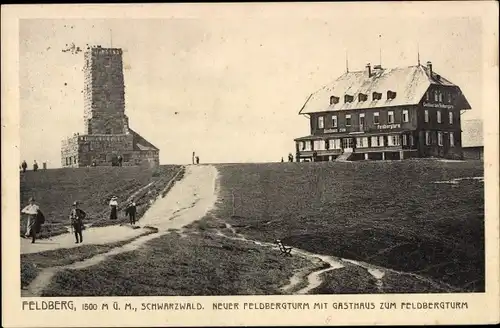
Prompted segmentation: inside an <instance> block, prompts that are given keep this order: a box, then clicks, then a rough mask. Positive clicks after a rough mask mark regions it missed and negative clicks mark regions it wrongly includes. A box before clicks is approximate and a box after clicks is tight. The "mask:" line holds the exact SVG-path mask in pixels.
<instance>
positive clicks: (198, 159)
mask: <svg viewBox="0 0 500 328" xmlns="http://www.w3.org/2000/svg"><path fill="white" fill-rule="evenodd" d="M196 164H200V158H199V157H198V156H196Z"/></svg>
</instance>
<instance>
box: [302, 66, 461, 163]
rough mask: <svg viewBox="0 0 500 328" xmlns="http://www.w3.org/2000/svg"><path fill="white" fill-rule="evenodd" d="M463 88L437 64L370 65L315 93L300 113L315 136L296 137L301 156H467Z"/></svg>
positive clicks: (315, 158) (308, 158)
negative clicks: (437, 69) (462, 118)
mask: <svg viewBox="0 0 500 328" xmlns="http://www.w3.org/2000/svg"><path fill="white" fill-rule="evenodd" d="M467 109H470V105H469V103H468V101H467V99H466V98H465V97H464V95H463V94H462V92H461V90H460V88H459V87H458V86H456V85H455V84H453V83H451V82H450V81H448V80H447V79H445V78H444V77H442V76H440V75H439V74H437V73H436V72H434V71H433V69H432V64H431V63H430V62H428V63H427V65H426V66H423V65H420V64H419V65H417V66H410V67H402V68H393V69H384V68H382V67H381V66H375V67H373V69H372V67H371V65H370V64H368V65H367V66H366V68H365V70H364V71H357V72H347V73H345V74H344V75H342V76H341V77H339V78H338V79H337V80H335V81H334V82H333V83H331V84H329V85H326V86H324V87H323V88H321V89H320V90H318V91H317V92H315V93H313V94H311V95H310V96H309V98H308V99H307V101H306V103H305V104H304V106H303V107H302V109H301V110H300V112H299V114H301V115H305V116H306V117H307V118H308V119H309V122H310V131H311V132H310V135H308V136H304V137H300V138H297V139H295V145H296V160H297V161H330V160H363V159H374V160H376V159H396V160H399V159H406V158H411V157H441V158H449V159H461V158H462V157H463V154H462V147H461V134H462V131H461V122H460V114H461V111H462V110H467Z"/></svg>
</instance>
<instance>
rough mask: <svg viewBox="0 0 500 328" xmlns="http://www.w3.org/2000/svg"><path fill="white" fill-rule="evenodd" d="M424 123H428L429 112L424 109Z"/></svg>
mask: <svg viewBox="0 0 500 328" xmlns="http://www.w3.org/2000/svg"><path fill="white" fill-rule="evenodd" d="M424 121H425V123H427V122H429V110H428V109H426V110H425V111H424Z"/></svg>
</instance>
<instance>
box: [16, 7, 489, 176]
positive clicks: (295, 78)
mask: <svg viewBox="0 0 500 328" xmlns="http://www.w3.org/2000/svg"><path fill="white" fill-rule="evenodd" d="M328 8H329V9H328V10H327V11H325V12H326V13H327V14H325V13H322V14H321V15H313V16H311V15H306V14H304V15H302V16H301V15H300V14H297V13H295V14H294V15H290V16H287V15H286V14H282V15H279V16H278V17H276V16H272V15H265V14H262V13H261V14H254V15H250V14H249V15H247V16H241V15H235V16H234V17H232V16H231V15H225V16H224V17H222V18H221V17H211V16H210V15H204V16H193V17H182V18H176V17H170V18H168V17H167V16H166V17H165V18H155V19H134V18H123V19H89V18H86V19H66V20H63V19H24V20H21V21H20V25H19V79H20V80H19V83H20V90H19V91H20V119H21V127H20V138H21V149H20V151H21V160H22V159H25V160H26V161H28V163H32V162H33V160H35V159H36V160H37V161H38V162H42V161H47V162H48V163H49V167H60V146H61V140H62V139H64V138H66V137H68V136H71V135H72V134H73V133H76V132H79V133H81V134H82V133H83V129H84V125H83V93H82V90H83V71H82V69H83V53H79V54H76V55H75V54H71V53H69V52H62V49H64V48H65V45H66V44H70V43H72V42H74V43H75V44H76V45H77V46H80V47H82V48H85V47H86V44H90V45H101V46H102V47H109V46H111V44H112V46H113V47H118V48H122V49H123V50H124V55H123V56H124V58H123V59H124V68H125V71H124V78H125V101H126V104H125V113H126V115H127V116H128V117H129V122H130V127H131V128H132V129H134V130H135V131H137V132H138V133H139V134H141V135H142V136H143V137H145V138H146V139H147V140H148V141H150V142H151V143H153V144H154V145H155V146H157V147H158V148H159V149H160V162H161V163H162V164H170V163H171V164H184V163H190V161H191V154H192V152H193V151H195V152H196V153H197V154H198V155H199V156H200V160H201V162H202V163H203V162H204V163H207V162H212V163H216V162H232V163H234V162H270V161H279V160H280V159H281V157H285V158H286V156H287V155H288V153H289V152H292V153H294V152H295V146H294V142H293V139H294V138H296V137H301V136H305V135H308V134H309V123H308V120H307V119H306V118H305V117H303V116H300V115H298V112H299V110H300V108H301V107H302V105H303V104H304V102H305V101H306V99H307V97H308V96H309V95H310V94H311V93H312V92H314V91H316V90H317V89H319V88H320V87H322V86H323V85H325V84H327V83H328V82H330V81H333V80H334V79H336V78H337V77H338V76H340V75H342V74H343V73H344V72H345V69H346V53H347V54H348V55H347V57H348V60H349V69H350V70H351V71H354V70H363V69H364V67H365V65H366V64H367V63H371V64H372V65H376V64H379V61H380V59H379V50H380V49H381V52H382V66H384V67H399V66H410V65H416V64H417V49H419V51H420V59H421V62H422V63H425V62H427V61H428V60H430V61H432V63H433V69H434V71H436V72H438V73H439V74H441V75H442V76H444V77H446V78H447V79H449V80H451V81H452V82H453V83H455V84H457V85H459V86H460V88H461V89H462V91H463V92H464V94H465V96H466V97H467V99H468V100H469V103H470V104H471V106H472V110H471V111H469V112H468V113H466V114H464V116H463V119H465V120H469V119H479V120H481V119H482V113H483V112H484V111H485V110H488V109H487V108H485V107H484V106H485V104H482V103H481V100H482V99H481V98H482V95H481V85H482V76H481V72H482V69H483V66H482V58H483V57H482V56H483V54H482V51H483V45H482V43H481V42H482V38H481V34H482V22H481V19H480V18H474V17H447V16H443V17H442V18H439V17H440V16H436V15H432V16H427V15H425V13H424V11H422V14H421V15H414V16H413V17H407V16H404V15H397V14H396V15H394V14H393V15H390V17H389V16H380V15H378V16H377V15H374V16H373V17H371V16H367V15H357V14H356V11H350V14H349V15H346V13H347V11H348V10H349V7H348V4H344V6H342V10H335V7H334V6H332V7H328ZM346 8H347V9H346ZM353 8H355V7H353ZM346 10H347V11H346ZM263 12H265V11H263ZM379 35H381V38H380V39H379ZM176 113H177V114H176Z"/></svg>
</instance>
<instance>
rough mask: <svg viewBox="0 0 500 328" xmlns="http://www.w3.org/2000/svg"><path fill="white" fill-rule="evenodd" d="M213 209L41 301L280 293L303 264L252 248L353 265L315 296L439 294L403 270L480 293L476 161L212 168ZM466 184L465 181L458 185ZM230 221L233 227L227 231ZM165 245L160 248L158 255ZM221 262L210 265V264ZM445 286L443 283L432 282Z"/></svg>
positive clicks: (55, 287) (60, 276)
mask: <svg viewBox="0 0 500 328" xmlns="http://www.w3.org/2000/svg"><path fill="white" fill-rule="evenodd" d="M217 169H218V171H219V174H220V175H219V177H220V181H219V182H220V186H219V188H218V190H219V199H218V203H217V205H216V208H215V209H214V210H213V211H211V212H210V213H208V214H207V215H206V217H205V218H203V219H202V220H200V221H196V222H194V223H192V224H190V225H189V226H187V227H186V228H185V229H183V231H182V232H172V233H169V234H166V235H163V236H160V237H159V238H157V239H155V240H151V241H149V242H148V243H147V244H145V245H143V246H142V247H140V248H139V249H137V250H134V251H132V252H127V253H122V254H119V255H116V256H114V257H111V258H108V259H107V260H105V261H103V262H102V263H99V264H97V265H94V266H92V267H89V268H86V269H82V270H64V271H61V272H59V273H57V274H56V276H55V277H54V279H53V280H52V282H51V284H50V285H49V286H48V287H47V289H46V290H44V292H43V294H42V295H43V296H132V295H133V296H138V295H141V296H142V295H144V296H146V295H147V296H160V295H185V296H188V295H262V294H281V293H283V291H282V290H281V289H280V288H281V286H284V285H285V284H287V283H288V281H289V279H290V277H292V275H293V274H294V272H295V271H296V270H297V269H300V268H304V267H306V268H307V265H311V264H310V263H309V264H308V263H304V262H307V261H305V260H304V259H302V258H300V257H298V256H293V257H283V256H281V255H280V254H279V252H277V251H276V250H272V249H270V248H266V247H261V246H256V245H255V244H254V243H253V242H245V241H238V240H228V239H227V238H225V237H222V236H221V234H222V235H226V236H231V234H234V233H240V234H242V235H244V236H245V238H246V239H248V240H250V241H265V242H270V243H272V242H273V241H274V240H276V239H281V240H283V242H284V243H285V244H286V245H290V246H293V247H299V248H302V249H305V250H308V251H310V252H313V253H317V254H324V255H332V256H335V257H343V258H347V259H352V260H360V261H364V262H367V263H370V264H374V265H378V266H381V267H384V268H390V269H395V270H398V271H402V272H404V273H405V274H404V275H402V274H396V273H393V272H388V273H387V274H386V275H384V277H383V278H382V286H378V285H377V282H376V281H375V279H374V278H373V277H372V276H371V275H370V274H369V273H368V272H367V271H366V270H361V269H360V268H359V267H356V266H351V267H345V268H341V269H336V270H333V271H329V272H327V273H324V274H323V276H322V278H323V279H324V281H323V283H322V284H321V285H320V286H318V287H316V288H315V289H313V290H312V291H311V292H312V293H315V294H357V293H430V292H433V293H437V292H443V290H447V288H445V289H442V288H441V287H439V288H438V287H436V286H434V285H433V284H429V283H428V282H425V281H424V280H422V279H419V278H418V279H417V278H413V277H412V276H410V275H408V274H406V273H415V274H417V275H418V276H419V277H422V276H423V277H425V278H431V279H432V280H434V281H437V282H440V283H442V282H445V283H447V284H449V285H451V286H452V287H453V288H452V289H450V290H451V291H453V292H472V291H474V292H484V290H485V266H484V265H485V258H484V184H483V181H481V179H463V178H472V177H482V176H483V165H482V163H481V162H474V161H470V162H469V161H467V162H462V161H438V160H423V159H420V160H405V161H394V162H390V161H386V162H382V161H378V162H377V161H363V162H361V161H360V162H347V163H340V162H322V163H273V164H227V165H225V164H224V165H218V166H217ZM457 179H462V180H457ZM227 224H230V226H231V228H228V226H227ZM166 250H168V252H167V253H166ZM215 259H216V260H217V265H216V266H214V260H215ZM439 285H441V284H439Z"/></svg>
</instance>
